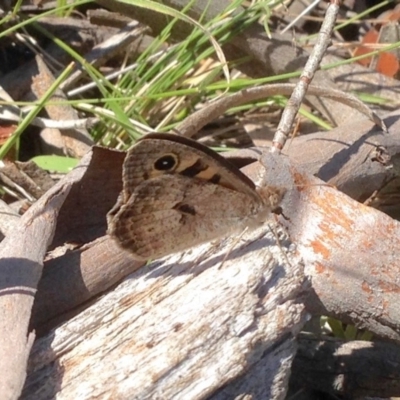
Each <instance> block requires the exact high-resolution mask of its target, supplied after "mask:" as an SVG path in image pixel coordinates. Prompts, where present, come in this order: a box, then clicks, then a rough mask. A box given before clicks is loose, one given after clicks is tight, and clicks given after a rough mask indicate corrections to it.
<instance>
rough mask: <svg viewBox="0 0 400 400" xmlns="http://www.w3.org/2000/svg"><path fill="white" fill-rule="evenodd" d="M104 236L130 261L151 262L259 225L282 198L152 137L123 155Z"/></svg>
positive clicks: (202, 154)
mask: <svg viewBox="0 0 400 400" xmlns="http://www.w3.org/2000/svg"><path fill="white" fill-rule="evenodd" d="M122 181H123V190H122V192H121V194H120V196H119V199H118V201H117V204H116V205H115V206H114V207H113V208H112V210H111V211H110V212H109V213H108V215H107V221H108V233H109V234H110V235H111V237H113V238H114V239H115V240H116V241H117V243H118V244H119V245H120V246H121V247H122V248H124V249H127V250H129V251H130V252H131V253H132V254H133V256H134V257H135V258H137V259H138V260H148V259H157V258H160V257H163V256H166V255H169V254H171V253H175V252H179V251H183V250H186V249H188V248H190V247H193V246H195V245H199V244H202V243H205V242H209V241H212V240H215V239H218V238H221V237H224V236H228V235H229V234H231V233H233V232H238V231H243V230H244V229H245V228H246V227H250V228H252V227H255V226H260V225H261V224H262V223H263V222H265V221H266V220H267V219H268V217H269V215H270V213H271V210H273V209H274V208H275V207H276V206H277V205H278V204H279V201H280V200H281V198H282V195H283V193H282V191H280V190H279V189H277V188H274V187H264V188H256V186H255V184H254V183H253V181H252V180H251V179H250V178H248V177H247V176H246V175H245V174H244V173H242V172H241V171H240V170H239V169H238V168H237V167H235V166H234V165H233V164H231V163H230V162H229V161H228V160H227V159H225V158H224V157H222V156H221V155H219V154H218V153H216V152H214V151H213V150H211V149H209V148H208V147H206V146H204V145H202V144H200V143H198V142H196V141H194V140H191V139H188V138H185V137H183V136H179V135H175V134H167V133H152V134H148V135H146V136H144V137H143V138H142V139H140V140H139V141H137V142H136V144H135V145H134V146H133V147H132V148H131V149H130V150H129V151H128V152H127V155H126V158H125V161H124V164H123V173H122Z"/></svg>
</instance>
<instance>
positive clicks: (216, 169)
mask: <svg viewBox="0 0 400 400" xmlns="http://www.w3.org/2000/svg"><path fill="white" fill-rule="evenodd" d="M163 161H164V163H166V164H168V161H170V162H171V163H173V166H172V167H171V169H167V166H168V165H163ZM171 165H172V164H171ZM170 174H174V175H178V174H179V175H181V176H186V177H189V178H198V179H203V180H206V181H209V182H211V183H214V184H218V185H220V186H225V187H227V188H229V189H232V190H235V191H238V192H242V193H246V194H247V195H248V196H250V197H254V198H255V199H258V200H259V196H258V194H257V192H256V190H255V185H254V183H253V181H252V180H251V179H249V178H248V177H247V176H246V175H245V174H243V173H242V172H241V171H240V170H239V169H238V168H236V167H235V166H234V165H232V164H231V163H230V162H229V161H228V160H226V159H225V158H224V157H222V156H220V155H219V154H218V153H216V152H215V151H213V150H211V149H209V148H208V147H207V146H204V145H202V144H201V143H198V142H196V141H194V140H191V139H188V138H185V137H183V136H179V135H173V134H167V133H152V134H149V135H146V136H145V137H144V138H143V139H141V140H139V141H138V142H137V143H136V144H135V146H133V147H132V148H131V149H130V150H129V151H128V153H127V156H126V159H125V162H124V168H123V182H124V189H123V193H124V197H125V199H126V200H127V199H128V198H129V197H130V195H131V193H132V191H133V190H134V188H135V187H137V186H138V185H139V184H140V183H142V182H143V181H145V180H148V179H153V178H155V177H157V176H161V175H170Z"/></svg>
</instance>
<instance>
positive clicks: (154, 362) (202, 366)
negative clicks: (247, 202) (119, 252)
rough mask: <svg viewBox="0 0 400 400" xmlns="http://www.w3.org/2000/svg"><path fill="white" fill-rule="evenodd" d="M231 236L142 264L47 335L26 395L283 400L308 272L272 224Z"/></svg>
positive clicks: (302, 314)
mask: <svg viewBox="0 0 400 400" xmlns="http://www.w3.org/2000/svg"><path fill="white" fill-rule="evenodd" d="M266 232H268V235H265V233H266ZM232 240H233V241H234V243H233V244H235V242H236V245H237V244H238V242H237V239H232ZM232 240H231V241H230V243H229V244H227V245H225V246H224V247H223V249H222V250H221V248H220V244H212V245H208V246H209V249H208V250H207V245H206V246H201V247H199V248H196V249H193V250H192V251H190V252H188V253H187V254H185V255H183V256H180V255H177V256H173V257H171V258H169V259H166V260H165V261H162V262H156V263H153V264H151V265H149V266H146V267H143V268H141V269H140V270H138V271H137V272H135V273H134V274H132V275H130V276H129V277H128V278H127V279H126V280H125V281H124V282H123V283H122V284H120V285H119V286H118V287H117V288H116V289H115V290H114V291H113V292H111V293H108V294H107V295H105V296H104V297H103V298H102V299H101V300H99V301H98V302H97V303H95V304H93V305H92V306H91V307H90V308H88V309H87V310H85V311H83V312H82V313H81V314H79V315H78V316H76V317H75V318H73V319H71V320H69V321H68V322H66V323H65V324H64V325H62V326H60V327H59V328H57V329H55V330H53V331H51V332H50V333H49V334H48V335H47V336H45V337H43V338H40V339H38V340H37V341H36V343H35V345H34V348H33V352H32V356H31V359H30V367H29V375H28V378H27V383H26V386H25V390H24V394H23V396H22V399H35V400H43V399H51V398H54V396H55V395H56V393H57V399H73V398H85V399H94V398H99V397H101V398H103V399H104V398H112V399H127V398H130V399H202V398H206V397H209V396H214V398H216V399H223V398H234V397H235V396H237V395H239V394H245V393H252V392H254V393H259V394H260V396H259V397H257V396H255V397H254V398H260V399H261V398H274V399H283V398H284V394H285V391H286V387H287V380H288V377H289V371H290V365H291V360H292V358H293V356H294V353H295V345H294V340H293V338H294V336H295V335H296V334H297V333H298V332H299V330H300V329H301V327H302V326H303V324H304V322H305V319H306V313H305V311H304V306H303V305H302V303H301V301H300V300H299V299H301V294H302V292H303V291H304V290H305V289H306V287H307V285H306V284H305V281H304V278H303V273H302V267H301V265H300V263H299V259H298V258H297V257H296V256H295V255H294V253H293V251H289V247H290V243H289V242H288V241H284V242H283V243H281V244H280V245H277V244H276V239H275V237H274V235H272V233H271V232H270V230H269V228H268V227H264V228H262V229H261V231H257V232H252V233H251V234H248V235H246V239H240V240H239V246H238V247H239V249H237V248H236V249H235V250H232ZM227 251H228V256H227V258H226V260H225V261H224V257H225V256H226V252H227ZM288 261H290V264H289V263H288ZM264 373H267V374H266V375H264ZM260 374H261V375H262V376H263V379H261V378H260V379H256V377H260ZM238 377H240V379H239V380H238V381H236V382H234V383H232V384H231V382H232V381H234V380H236V379H238ZM221 388H222V391H219V392H217V391H218V390H220V389H221ZM261 394H262V396H261Z"/></svg>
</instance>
